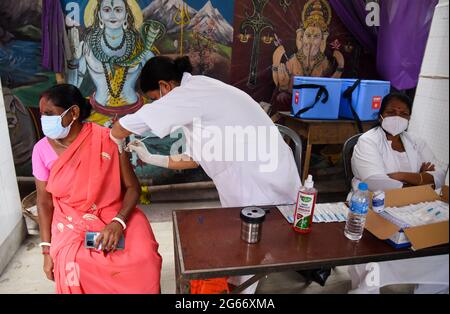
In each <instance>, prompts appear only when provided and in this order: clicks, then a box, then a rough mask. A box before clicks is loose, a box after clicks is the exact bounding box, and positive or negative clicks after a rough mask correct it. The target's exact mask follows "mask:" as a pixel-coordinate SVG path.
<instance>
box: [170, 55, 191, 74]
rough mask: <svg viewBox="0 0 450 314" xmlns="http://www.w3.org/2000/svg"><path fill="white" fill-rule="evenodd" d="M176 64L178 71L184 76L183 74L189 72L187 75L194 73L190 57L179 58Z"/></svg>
mask: <svg viewBox="0 0 450 314" xmlns="http://www.w3.org/2000/svg"><path fill="white" fill-rule="evenodd" d="M174 63H175V68H176V71H177V72H178V73H179V74H181V75H183V73H185V72H187V73H192V70H193V68H192V64H191V60H190V59H189V57H188V56H184V57H179V58H177V59H175V61H174Z"/></svg>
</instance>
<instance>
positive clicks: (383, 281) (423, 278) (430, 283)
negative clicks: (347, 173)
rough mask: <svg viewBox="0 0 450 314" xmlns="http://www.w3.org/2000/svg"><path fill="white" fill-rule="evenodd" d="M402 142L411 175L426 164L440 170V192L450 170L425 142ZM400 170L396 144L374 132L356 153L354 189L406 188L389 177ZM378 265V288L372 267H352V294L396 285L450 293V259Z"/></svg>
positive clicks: (405, 139)
mask: <svg viewBox="0 0 450 314" xmlns="http://www.w3.org/2000/svg"><path fill="white" fill-rule="evenodd" d="M401 139H402V142H403V145H404V146H405V150H406V154H407V156H408V160H409V166H410V168H411V172H417V173H418V172H419V171H420V168H421V166H422V163H424V162H431V163H433V164H434V165H435V166H436V171H433V172H430V174H431V175H433V177H434V181H435V184H436V188H440V187H442V185H443V184H444V183H445V175H446V170H447V166H443V165H442V163H441V162H439V161H438V160H437V159H436V158H435V156H434V154H433V152H432V151H431V150H430V148H429V147H428V145H427V144H426V143H425V141H423V140H421V139H418V138H415V137H413V136H411V134H408V133H407V132H404V133H402V134H401ZM400 168H401V165H400V163H399V160H398V159H397V156H396V152H394V150H393V149H392V142H390V141H388V140H387V137H386V134H385V132H384V131H383V130H382V128H380V127H378V128H375V129H372V130H370V131H368V132H366V133H365V134H363V135H362V136H361V138H360V139H359V141H358V144H357V145H356V146H355V149H354V152H353V157H352V170H353V174H354V176H355V178H354V179H353V182H352V186H353V189H354V190H355V189H356V188H357V186H358V184H359V182H361V181H364V182H366V183H367V184H368V185H369V189H370V190H371V191H377V190H383V191H385V190H391V189H397V188H402V187H403V183H402V182H399V181H396V180H393V179H391V178H389V177H388V174H390V173H395V172H399V171H400ZM376 265H377V267H378V269H379V273H380V278H379V282H378V284H377V285H372V284H371V282H373V280H372V279H373V273H372V272H371V271H372V268H371V267H370V265H369V264H361V265H354V266H350V267H349V269H348V270H349V274H350V276H351V279H352V289H353V290H352V291H351V293H379V292H380V288H381V287H384V286H388V285H392V284H418V287H417V288H416V290H415V293H438V292H444V293H445V292H447V293H448V286H449V273H448V267H449V257H448V255H443V256H432V257H423V258H416V259H410V260H400V261H390V262H382V263H377V264H376Z"/></svg>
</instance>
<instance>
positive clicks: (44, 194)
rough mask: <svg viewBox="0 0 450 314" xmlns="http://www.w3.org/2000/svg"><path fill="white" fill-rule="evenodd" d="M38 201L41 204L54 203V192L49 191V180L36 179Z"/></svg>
mask: <svg viewBox="0 0 450 314" xmlns="http://www.w3.org/2000/svg"><path fill="white" fill-rule="evenodd" d="M35 184H36V193H37V203H38V204H41V205H53V200H52V194H51V193H49V192H48V191H47V182H46V181H40V180H37V179H35Z"/></svg>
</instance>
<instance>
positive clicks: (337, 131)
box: [280, 112, 377, 180]
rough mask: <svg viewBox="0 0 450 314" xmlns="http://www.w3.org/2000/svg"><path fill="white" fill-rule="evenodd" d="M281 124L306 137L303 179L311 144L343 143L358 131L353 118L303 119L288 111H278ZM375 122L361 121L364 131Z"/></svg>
mask: <svg viewBox="0 0 450 314" xmlns="http://www.w3.org/2000/svg"><path fill="white" fill-rule="evenodd" d="M280 117H281V119H282V122H281V124H284V125H285V126H287V127H289V128H290V129H292V130H294V131H295V132H297V133H298V134H299V135H300V137H302V138H303V139H306V153H305V162H304V165H303V180H306V178H307V177H308V174H309V165H310V162H311V152H312V146H313V145H320V144H322V145H323V144H344V143H345V142H346V141H347V140H348V139H349V138H350V137H352V136H353V135H356V134H358V133H359V130H358V127H357V125H356V123H355V121H353V120H305V119H298V118H294V117H292V116H291V114H290V113H289V112H280ZM376 123H377V122H373V121H372V122H363V123H362V125H363V129H364V132H366V131H368V130H369V129H370V128H372V127H373V126H374V125H375V124H376Z"/></svg>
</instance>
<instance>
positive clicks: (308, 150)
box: [303, 143, 312, 182]
mask: <svg viewBox="0 0 450 314" xmlns="http://www.w3.org/2000/svg"><path fill="white" fill-rule="evenodd" d="M311 152H312V145H311V144H309V143H308V145H307V146H306V154H305V164H304V165H303V182H305V180H306V179H307V178H308V175H309V164H310V163H311Z"/></svg>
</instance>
